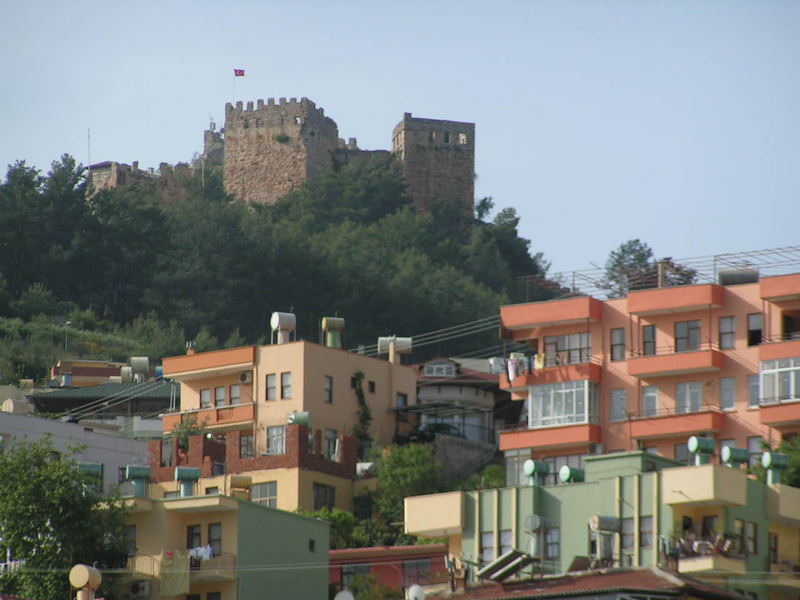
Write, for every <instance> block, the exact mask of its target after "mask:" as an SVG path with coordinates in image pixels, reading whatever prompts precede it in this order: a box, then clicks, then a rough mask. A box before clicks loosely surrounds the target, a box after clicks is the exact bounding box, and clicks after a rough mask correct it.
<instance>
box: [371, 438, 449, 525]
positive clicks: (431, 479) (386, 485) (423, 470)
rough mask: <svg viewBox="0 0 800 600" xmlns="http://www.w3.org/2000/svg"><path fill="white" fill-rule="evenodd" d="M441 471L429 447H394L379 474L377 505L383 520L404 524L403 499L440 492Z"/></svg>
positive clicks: (412, 445) (382, 463) (382, 464)
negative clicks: (402, 522)
mask: <svg viewBox="0 0 800 600" xmlns="http://www.w3.org/2000/svg"><path fill="white" fill-rule="evenodd" d="M439 471H440V467H439V463H438V462H436V459H435V458H434V456H433V452H432V451H431V449H430V448H429V447H428V446H425V445H423V444H409V445H407V446H392V447H391V448H390V452H389V454H388V456H386V457H385V458H384V459H383V460H381V465H380V470H379V471H378V491H377V497H376V506H377V509H378V513H379V514H380V517H381V518H382V519H383V520H384V521H387V522H388V523H397V522H399V521H402V520H403V499H404V498H405V497H406V496H419V495H421V494H433V493H435V492H438V491H439Z"/></svg>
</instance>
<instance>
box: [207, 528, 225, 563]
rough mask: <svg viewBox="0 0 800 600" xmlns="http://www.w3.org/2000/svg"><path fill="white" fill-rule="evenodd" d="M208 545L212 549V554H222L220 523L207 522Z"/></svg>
mask: <svg viewBox="0 0 800 600" xmlns="http://www.w3.org/2000/svg"><path fill="white" fill-rule="evenodd" d="M208 545H209V546H211V549H212V550H213V551H214V556H219V555H220V554H222V523H209V524H208Z"/></svg>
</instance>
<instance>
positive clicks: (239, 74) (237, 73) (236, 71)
mask: <svg viewBox="0 0 800 600" xmlns="http://www.w3.org/2000/svg"><path fill="white" fill-rule="evenodd" d="M233 74H234V75H235V76H236V77H244V69H234V70H233Z"/></svg>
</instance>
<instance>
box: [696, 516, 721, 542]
mask: <svg viewBox="0 0 800 600" xmlns="http://www.w3.org/2000/svg"><path fill="white" fill-rule="evenodd" d="M717 520H718V519H717V515H706V516H704V517H703V521H702V524H701V529H700V535H701V537H702V538H703V539H704V540H707V539H709V538H711V537H713V536H714V535H716V533H717V531H718V530H717Z"/></svg>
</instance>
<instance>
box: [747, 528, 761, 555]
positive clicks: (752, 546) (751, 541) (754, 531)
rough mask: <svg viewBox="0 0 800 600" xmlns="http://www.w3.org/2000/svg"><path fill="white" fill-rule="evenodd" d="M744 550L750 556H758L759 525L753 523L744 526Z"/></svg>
mask: <svg viewBox="0 0 800 600" xmlns="http://www.w3.org/2000/svg"><path fill="white" fill-rule="evenodd" d="M744 548H745V550H746V551H747V553H748V554H758V525H756V524H755V523H753V522H752V521H747V522H746V523H745V524H744Z"/></svg>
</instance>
